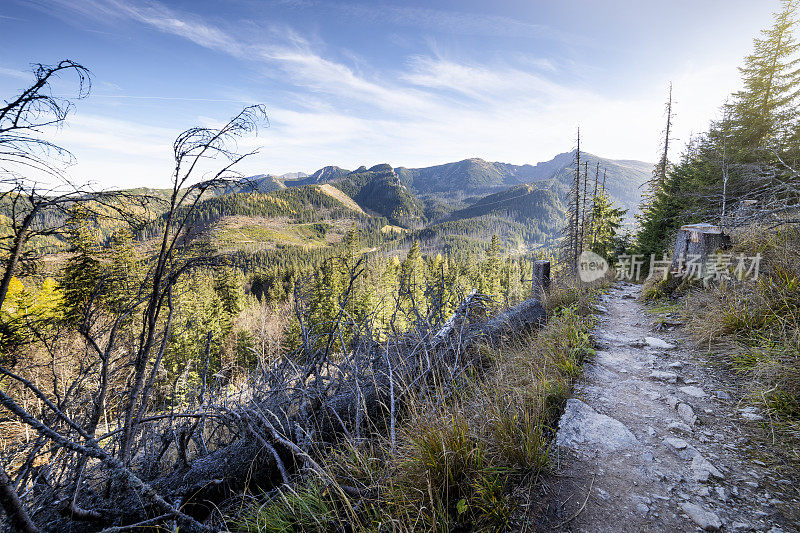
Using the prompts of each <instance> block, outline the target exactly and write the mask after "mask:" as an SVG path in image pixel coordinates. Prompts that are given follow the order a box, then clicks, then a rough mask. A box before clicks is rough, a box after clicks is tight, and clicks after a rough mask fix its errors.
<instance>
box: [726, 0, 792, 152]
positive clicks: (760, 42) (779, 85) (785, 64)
mask: <svg viewBox="0 0 800 533" xmlns="http://www.w3.org/2000/svg"><path fill="white" fill-rule="evenodd" d="M797 6H798V1H797V0H783V2H782V9H781V11H780V12H778V13H775V14H774V23H773V25H772V27H771V28H769V29H766V30H763V31H762V32H761V33H762V35H763V37H761V38H756V39H754V40H753V53H752V54H750V55H749V56H747V57H746V58H745V65H744V66H743V67H741V68H740V69H739V71H740V72H741V74H742V81H743V84H744V89H743V90H741V91H739V92H737V93H736V94H735V101H734V103H733V104H732V109H731V111H732V112H731V117H732V119H733V120H734V125H735V127H734V130H735V131H734V134H735V135H736V136H737V137H738V139H737V140H738V142H739V143H740V145H741V146H742V148H743V149H745V150H748V149H749V150H754V149H758V148H763V147H765V146H767V145H768V144H769V143H771V142H772V141H780V140H782V139H783V138H784V137H785V136H786V135H787V134H788V133H789V131H788V128H787V126H788V125H789V124H791V123H792V122H794V116H795V114H796V110H795V109H794V108H795V106H794V104H795V102H796V99H797V96H798V88H799V87H800V68H798V65H800V58H798V57H797V51H798V48H800V44H798V43H797V42H796V41H795V39H794V35H793V32H794V29H795V27H796V26H797V18H796V16H797Z"/></svg>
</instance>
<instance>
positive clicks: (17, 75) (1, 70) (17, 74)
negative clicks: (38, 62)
mask: <svg viewBox="0 0 800 533" xmlns="http://www.w3.org/2000/svg"><path fill="white" fill-rule="evenodd" d="M0 76H5V77H7V78H14V79H18V80H30V79H32V76H33V75H32V74H31V73H30V72H24V71H22V70H17V69H14V68H6V67H0Z"/></svg>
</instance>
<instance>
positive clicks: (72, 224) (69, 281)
mask: <svg viewBox="0 0 800 533" xmlns="http://www.w3.org/2000/svg"><path fill="white" fill-rule="evenodd" d="M67 224H68V227H69V233H68V240H69V245H70V248H69V250H70V253H71V254H72V255H71V256H70V257H69V259H67V262H66V265H65V266H64V270H63V273H62V278H61V286H62V287H63V292H64V300H63V304H64V310H65V313H64V314H65V316H66V318H67V320H69V321H71V322H73V323H75V324H78V325H80V324H83V323H84V319H85V318H86V317H87V316H88V314H89V313H90V312H91V307H97V306H99V305H100V303H101V298H102V296H103V294H102V290H101V289H102V287H101V286H100V284H101V278H102V267H101V262H100V259H99V255H100V245H99V235H98V232H97V229H96V228H95V227H94V224H93V223H92V222H91V221H90V220H89V218H88V216H87V215H86V212H85V211H83V210H81V209H76V210H74V211H73V212H72V213H71V214H70V218H69V220H68V222H67Z"/></svg>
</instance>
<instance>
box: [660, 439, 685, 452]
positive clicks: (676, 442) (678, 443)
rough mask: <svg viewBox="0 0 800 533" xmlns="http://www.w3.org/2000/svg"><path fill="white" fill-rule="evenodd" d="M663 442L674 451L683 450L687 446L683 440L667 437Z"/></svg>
mask: <svg viewBox="0 0 800 533" xmlns="http://www.w3.org/2000/svg"><path fill="white" fill-rule="evenodd" d="M664 442H666V443H667V444H669V445H670V446H672V447H673V448H675V449H676V450H683V449H684V448H686V447H687V446H688V445H689V444H688V443H687V442H686V441H685V440H683V439H676V438H674V437H667V438H666V439H664Z"/></svg>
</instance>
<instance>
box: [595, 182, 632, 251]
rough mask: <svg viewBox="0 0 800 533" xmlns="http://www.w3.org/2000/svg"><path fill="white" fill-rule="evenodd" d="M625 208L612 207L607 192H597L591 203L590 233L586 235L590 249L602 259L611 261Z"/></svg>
mask: <svg viewBox="0 0 800 533" xmlns="http://www.w3.org/2000/svg"><path fill="white" fill-rule="evenodd" d="M625 212H626V211H625V210H624V209H619V208H616V207H614V202H613V201H612V200H611V198H609V196H608V194H605V193H603V194H598V195H597V198H595V201H594V204H593V205H592V211H591V215H590V216H591V222H592V224H591V230H592V235H591V236H590V235H586V239H587V240H588V241H589V244H590V245H591V250H592V251H593V252H594V253H596V254H597V255H599V256H601V257H603V258H604V259H606V260H608V261H611V260H612V259H613V257H612V256H613V254H614V252H615V250H616V249H617V247H618V245H619V238H618V232H619V230H620V228H621V227H622V217H624V216H625Z"/></svg>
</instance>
